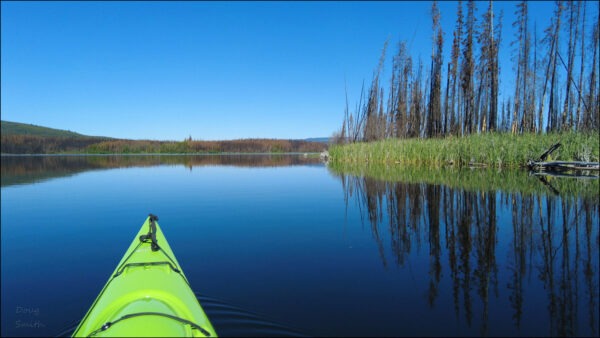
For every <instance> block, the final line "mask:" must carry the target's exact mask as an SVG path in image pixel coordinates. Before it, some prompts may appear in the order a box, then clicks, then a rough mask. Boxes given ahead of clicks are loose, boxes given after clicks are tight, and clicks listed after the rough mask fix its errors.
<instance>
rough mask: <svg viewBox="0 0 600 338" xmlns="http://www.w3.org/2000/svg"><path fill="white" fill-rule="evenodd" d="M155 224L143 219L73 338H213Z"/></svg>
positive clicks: (196, 302)
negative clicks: (175, 337) (155, 337)
mask: <svg viewBox="0 0 600 338" xmlns="http://www.w3.org/2000/svg"><path fill="white" fill-rule="evenodd" d="M157 220H158V218H156V216H153V215H150V216H149V217H148V218H147V219H146V221H145V222H144V224H143V225H142V228H141V229H140V231H139V232H138V234H137V236H136V238H135V239H134V240H133V242H132V243H131V245H130V246H129V249H128V250H127V252H126V253H125V255H124V256H123V258H122V259H121V261H120V262H119V264H118V265H117V268H116V269H115V271H114V272H113V274H112V276H111V277H110V279H109V280H108V282H107V283H106V285H105V286H104V288H103V289H102V291H101V292H100V295H98V297H97V298H96V300H95V301H94V304H93V305H92V307H91V308H90V310H89V311H88V313H87V314H86V316H85V317H84V319H83V320H82V321H81V323H80V324H79V326H78V327H77V329H76V330H75V332H74V333H73V336H74V337H75V336H100V337H126V336H137V337H140V336H163V337H164V336H171V337H174V336H179V337H181V336H183V337H209V336H210V337H214V336H216V332H215V330H214V328H213V327H212V325H211V323H210V321H209V319H208V317H207V316H206V314H205V313H204V310H203V309H202V307H201V306H200V304H199V303H198V300H197V298H196V296H195V294H194V293H193V291H192V289H191V287H190V285H189V282H188V280H187V278H186V277H185V275H184V273H183V271H182V269H181V267H180V266H179V263H178V262H177V259H176V258H175V256H174V255H173V251H172V250H171V247H170V246H169V243H168V242H167V240H166V238H165V236H164V234H163V232H162V231H161V229H160V227H159V226H158V222H157ZM152 230H153V231H152Z"/></svg>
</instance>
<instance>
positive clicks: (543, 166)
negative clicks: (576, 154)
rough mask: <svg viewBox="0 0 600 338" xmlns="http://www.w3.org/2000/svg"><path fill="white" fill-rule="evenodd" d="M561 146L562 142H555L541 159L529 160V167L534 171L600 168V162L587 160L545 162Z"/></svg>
mask: <svg viewBox="0 0 600 338" xmlns="http://www.w3.org/2000/svg"><path fill="white" fill-rule="evenodd" d="M559 147H560V142H556V143H555V144H553V145H552V146H551V147H550V148H549V149H548V150H546V151H545V152H544V153H543V154H542V155H541V156H540V158H539V159H537V160H535V161H534V160H531V159H530V160H528V161H527V167H529V169H530V170H534V171H567V170H600V163H599V162H585V161H550V162H544V161H545V160H546V158H547V157H548V156H549V155H550V154H551V153H552V152H553V151H555V150H556V149H558V148H559Z"/></svg>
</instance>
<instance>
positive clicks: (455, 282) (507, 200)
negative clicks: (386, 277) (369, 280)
mask: <svg viewBox="0 0 600 338" xmlns="http://www.w3.org/2000/svg"><path fill="white" fill-rule="evenodd" d="M338 177H340V179H341V181H342V187H343V190H344V201H345V203H346V210H348V206H349V205H350V204H351V203H352V201H354V203H355V204H356V206H357V209H358V211H359V213H360V216H361V221H362V222H363V224H365V222H367V221H368V225H369V226H370V230H371V234H372V236H373V239H374V240H375V242H376V244H377V248H378V251H379V256H380V257H381V260H382V263H383V265H384V267H386V268H387V267H388V265H389V263H388V262H389V258H388V257H389V256H390V253H391V256H392V259H393V261H395V264H396V265H397V266H400V267H402V266H404V265H405V263H406V262H407V259H408V257H409V255H410V254H411V251H412V249H413V247H415V246H416V247H420V246H421V245H423V244H425V245H427V246H428V248H429V257H430V259H429V261H430V263H429V264H430V266H429V271H428V274H429V279H430V281H429V285H428V288H427V303H428V306H430V307H434V306H435V301H436V299H437V298H438V297H439V294H440V290H439V285H440V281H441V279H442V276H443V270H444V269H448V270H449V275H450V278H451V282H452V299H453V303H454V312H455V315H456V319H457V320H459V319H460V318H462V317H464V319H465V321H466V323H467V325H468V326H469V327H471V326H472V325H473V321H474V304H473V302H474V299H473V295H472V291H473V290H475V292H476V294H477V297H478V300H479V301H480V302H481V305H482V308H481V313H480V314H478V315H479V316H480V317H481V319H480V322H478V324H479V325H480V334H481V335H482V336H485V335H488V334H489V332H488V331H489V327H488V324H489V312H490V309H489V302H490V292H491V293H492V297H494V298H496V299H498V298H501V297H502V298H503V297H504V295H503V294H504V292H506V295H507V296H506V299H507V300H508V302H509V304H510V306H511V311H512V318H513V324H514V326H515V328H516V330H520V329H521V328H522V325H523V322H522V321H523V318H524V303H525V301H526V299H527V296H528V294H529V293H531V292H532V291H531V288H532V287H535V284H536V281H535V280H532V278H534V279H535V277H537V280H538V281H539V282H541V283H542V285H543V287H544V289H545V292H546V294H547V310H548V319H549V327H548V330H549V332H548V334H549V335H571V336H572V335H578V334H586V335H587V334H588V332H589V334H592V335H597V333H598V322H597V320H596V319H597V317H598V278H599V276H598V250H599V245H598V243H599V242H600V236H599V235H598V231H599V229H598V228H599V226H598V223H599V218H600V217H599V214H600V204H599V202H598V200H597V198H596V199H594V198H589V197H579V196H566V197H563V196H557V195H556V194H552V195H550V194H546V195H543V194H527V193H519V192H508V193H506V192H502V191H493V190H492V191H472V190H470V191H468V190H465V189H459V188H450V187H447V186H444V185H431V184H425V183H401V182H386V181H383V180H376V179H372V178H369V177H358V176H353V175H345V174H338ZM505 210H508V211H510V213H509V214H508V215H509V216H510V217H508V218H507V217H502V215H504V214H503V212H504V211H505ZM500 219H501V220H502V221H501V223H500V224H499V223H498V222H499V220H500ZM508 222H510V223H512V224H507V223H508ZM385 223H387V226H388V229H387V232H385V229H384V228H383V227H384V224H385ZM499 226H500V227H511V229H512V238H510V245H509V246H508V250H509V252H508V256H507V257H508V260H507V262H506V267H505V269H506V270H507V272H508V277H505V278H506V279H507V282H506V289H505V291H503V290H502V288H501V285H499V263H498V262H497V260H496V255H497V254H502V253H501V252H500V253H498V252H496V251H497V248H498V242H499V239H498V233H499V228H498V227H499ZM580 229H585V231H584V232H583V233H581V231H580ZM442 234H443V237H442ZM423 236H425V237H423ZM386 237H389V252H388V250H386V245H388V244H387V243H384V240H385V238H386ZM422 239H426V242H422ZM594 239H595V241H596V244H595V245H594ZM443 259H447V263H446V264H444V262H443ZM535 271H537V276H536V275H535V274H534V275H533V276H532V273H534V272H535ZM582 278H583V279H584V281H583V283H584V284H582V281H581V279H582ZM582 287H583V289H584V290H585V291H581V290H580V288H582ZM580 298H581V299H586V300H587V303H586V304H583V303H580ZM461 310H463V311H464V314H461ZM578 311H585V312H587V316H586V317H589V319H588V320H586V321H587V324H586V325H584V324H583V323H582V319H581V318H580V316H579V315H578ZM528 325H529V324H528Z"/></svg>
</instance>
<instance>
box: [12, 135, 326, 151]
mask: <svg viewBox="0 0 600 338" xmlns="http://www.w3.org/2000/svg"><path fill="white" fill-rule="evenodd" d="M326 147H327V145H326V144H323V143H319V142H308V141H302V140H277V139H243V140H231V141H194V140H191V139H187V140H185V141H181V142H177V141H150V140H115V139H110V140H107V139H106V138H95V137H86V138H80V137H42V136H32V135H6V136H5V135H3V136H2V137H1V152H2V153H3V154H57V153H86V154H112V153H116V154H149V153H153V154H165V153H170V154H173V153H175V154H189V153H289V152H303V153H307V152H321V151H323V150H324V148H326Z"/></svg>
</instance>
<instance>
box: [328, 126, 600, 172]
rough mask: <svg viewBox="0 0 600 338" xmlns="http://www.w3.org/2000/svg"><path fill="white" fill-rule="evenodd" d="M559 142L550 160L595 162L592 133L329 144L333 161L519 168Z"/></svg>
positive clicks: (596, 141) (598, 142)
mask: <svg viewBox="0 0 600 338" xmlns="http://www.w3.org/2000/svg"><path fill="white" fill-rule="evenodd" d="M559 141H560V143H561V147H560V148H558V150H556V151H555V152H554V153H552V155H551V159H554V160H563V161H571V160H572V161H598V159H599V156H600V135H599V134H598V132H592V133H581V132H578V133H574V132H563V133H548V134H533V133H529V134H521V135H512V134H510V133H486V134H479V135H470V136H465V137H446V138H441V139H386V140H382V141H377V142H370V143H353V144H345V145H332V146H331V147H330V148H329V156H330V161H332V162H333V163H343V162H347V163H348V162H349V163H380V164H392V163H397V164H410V165H413V164H414V165H429V166H442V165H448V164H454V165H458V166H465V165H468V164H470V163H478V164H485V165H487V166H492V167H519V166H523V165H525V164H526V163H527V160H528V159H537V158H538V157H539V156H540V155H541V154H542V153H543V152H544V151H546V150H547V149H548V148H549V147H550V146H551V145H553V144H554V143H556V142H559Z"/></svg>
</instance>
